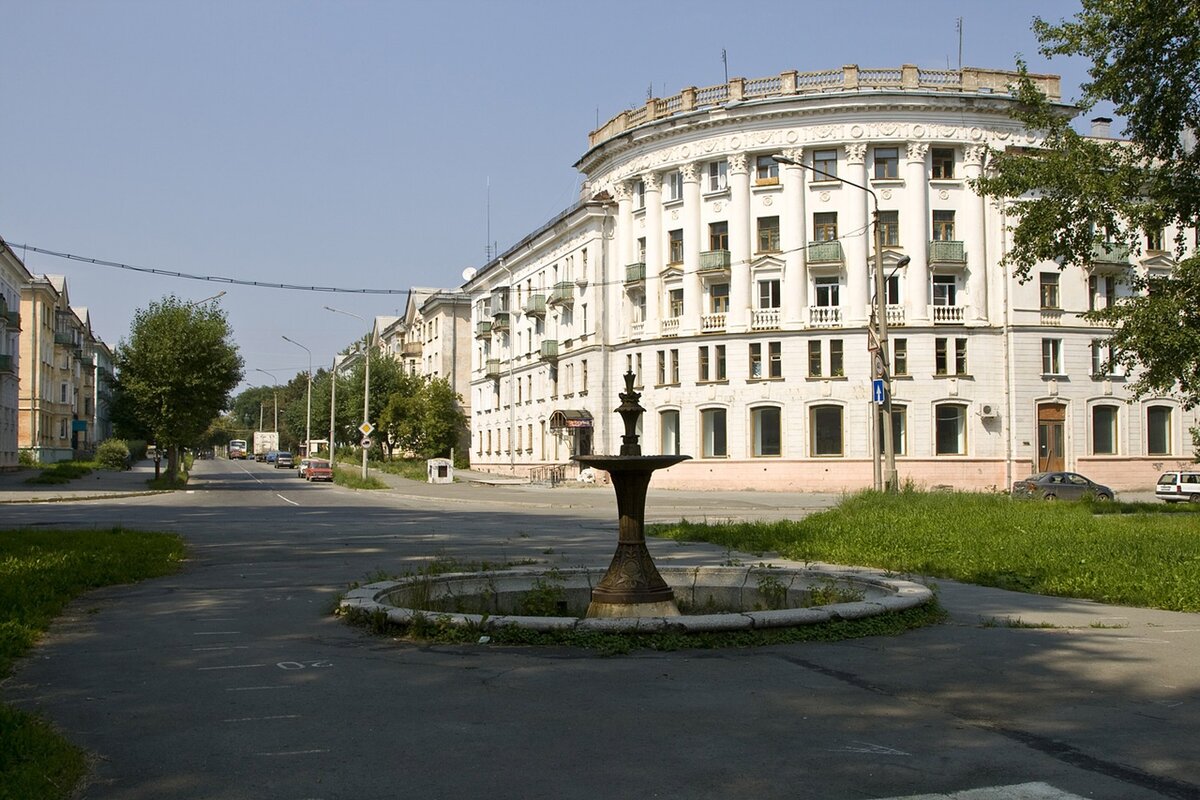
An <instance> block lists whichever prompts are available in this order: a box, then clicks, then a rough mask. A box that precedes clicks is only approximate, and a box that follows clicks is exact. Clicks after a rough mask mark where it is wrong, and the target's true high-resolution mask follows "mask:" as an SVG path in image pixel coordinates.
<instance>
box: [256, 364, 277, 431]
mask: <svg viewBox="0 0 1200 800" xmlns="http://www.w3.org/2000/svg"><path fill="white" fill-rule="evenodd" d="M254 371H255V372H261V373H262V374H263V375H270V376H271V394H272V395H273V396H274V398H275V432H276V433H279V379H278V378H276V377H275V374H274V373H272V372H268V371H267V370H265V369H262V368H261V367H255V368H254ZM258 427H259V428H262V403H259V404H258Z"/></svg>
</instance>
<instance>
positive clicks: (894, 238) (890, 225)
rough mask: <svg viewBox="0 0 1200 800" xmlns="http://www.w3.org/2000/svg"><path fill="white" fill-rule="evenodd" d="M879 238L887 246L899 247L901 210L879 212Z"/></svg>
mask: <svg viewBox="0 0 1200 800" xmlns="http://www.w3.org/2000/svg"><path fill="white" fill-rule="evenodd" d="M879 238H880V239H881V240H882V241H883V244H884V246H885V247H897V246H899V244H900V212H899V211H880V212H879Z"/></svg>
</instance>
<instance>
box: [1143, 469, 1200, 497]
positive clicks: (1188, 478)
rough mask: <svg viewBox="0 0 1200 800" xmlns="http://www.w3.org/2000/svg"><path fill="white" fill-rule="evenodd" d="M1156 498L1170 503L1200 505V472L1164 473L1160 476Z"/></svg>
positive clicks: (1155, 491)
mask: <svg viewBox="0 0 1200 800" xmlns="http://www.w3.org/2000/svg"><path fill="white" fill-rule="evenodd" d="M1154 496H1155V497H1157V498H1159V499H1161V500H1166V501H1167V502H1168V503H1183V502H1192V503H1200V472H1186V471H1182V470H1180V471H1174V472H1164V473H1163V474H1162V475H1159V476H1158V483H1156V484H1155V486H1154Z"/></svg>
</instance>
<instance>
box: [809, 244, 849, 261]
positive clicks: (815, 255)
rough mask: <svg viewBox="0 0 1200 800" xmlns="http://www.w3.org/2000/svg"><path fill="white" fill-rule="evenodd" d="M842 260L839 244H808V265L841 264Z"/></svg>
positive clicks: (840, 245)
mask: <svg viewBox="0 0 1200 800" xmlns="http://www.w3.org/2000/svg"><path fill="white" fill-rule="evenodd" d="M844 259H845V257H844V256H843V255H842V243H841V242H809V243H808V263H810V264H835V263H836V264H841V263H842V261H843V260H844Z"/></svg>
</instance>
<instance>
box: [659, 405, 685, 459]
mask: <svg viewBox="0 0 1200 800" xmlns="http://www.w3.org/2000/svg"><path fill="white" fill-rule="evenodd" d="M671 417H674V420H675V423H674V429H673V430H672V428H671V426H670V425H668V424H667V420H668V419H670V418H671ZM679 425H680V414H679V409H677V408H664V409H660V410H659V412H658V450H659V453H661V454H662V455H664V456H677V455H680V449H681V445H680V437H679V433H680V430H679ZM668 433H674V442H673V443H668V441H667V435H668ZM670 444H673V447H672V446H670Z"/></svg>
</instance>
